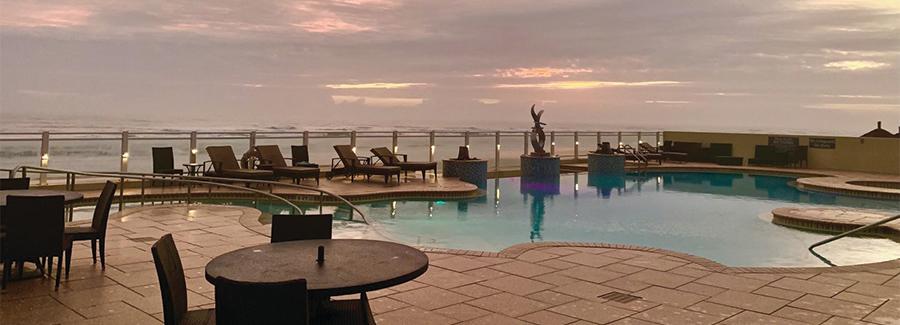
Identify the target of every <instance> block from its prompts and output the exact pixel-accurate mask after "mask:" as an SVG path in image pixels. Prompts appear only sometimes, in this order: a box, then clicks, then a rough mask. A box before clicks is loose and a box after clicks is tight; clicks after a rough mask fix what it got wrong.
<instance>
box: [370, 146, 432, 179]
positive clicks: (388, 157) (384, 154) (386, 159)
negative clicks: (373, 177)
mask: <svg viewBox="0 0 900 325" xmlns="http://www.w3.org/2000/svg"><path fill="white" fill-rule="evenodd" d="M370 151H371V152H372V153H373V154H375V156H376V157H378V160H380V161H381V163H382V164H384V165H385V166H396V167H400V170H402V171H403V173H404V175H405V174H406V173H407V172H410V171H412V172H413V173H415V172H418V171H421V172H422V180H423V181H424V180H425V178H426V173H427V172H428V171H429V170H433V171H434V175H435V177H437V162H433V161H406V155H403V160H400V159H399V158H397V155H396V154H394V153H393V152H391V150H390V149H388V148H385V147H378V148H372V149H371V150H370Z"/></svg>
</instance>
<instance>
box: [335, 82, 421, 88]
mask: <svg viewBox="0 0 900 325" xmlns="http://www.w3.org/2000/svg"><path fill="white" fill-rule="evenodd" d="M422 86H428V84H427V83H424V82H372V83H358V84H328V85H325V88H331V89H402V88H411V87H422Z"/></svg>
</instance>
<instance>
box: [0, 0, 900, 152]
mask: <svg viewBox="0 0 900 325" xmlns="http://www.w3.org/2000/svg"><path fill="white" fill-rule="evenodd" d="M532 104H536V105H537V107H538V109H544V110H545V111H546V113H545V114H544V121H545V122H547V123H548V124H549V126H548V128H554V127H555V128H569V129H574V128H578V129H585V130H594V129H598V128H604V129H610V128H643V129H667V130H723V131H766V132H803V133H820V134H849V135H857V134H861V133H863V132H865V131H868V130H869V129H871V128H872V127H874V124H875V121H876V120H883V121H884V123H885V128H887V129H889V130H890V131H892V132H897V124H898V123H900V1H895V0H881V1H875V0H863V1H841V0H804V1H772V0H755V1H728V0H697V1H687V2H686V1H681V0H671V1H667V0H659V1H607V0H586V1H578V0H560V1H524V0H523V1H511V0H491V1H453V0H446V1H403V0H337V1H294V2H292V1H267V0H257V1H202V0H191V1H180V0H176V1H53V0H47V1H22V0H18V1H6V0H0V117H2V118H3V119H5V120H7V121H14V122H22V121H27V120H29V119H34V118H43V119H49V120H55V121H71V122H70V123H72V124H75V126H83V127H89V126H93V125H107V124H108V125H113V126H115V125H119V124H116V123H117V122H116V121H126V120H128V121H151V122H152V123H155V124H162V125H166V126H168V125H169V124H171V125H172V126H178V127H184V128H191V127H193V125H197V124H210V123H212V124H216V123H219V124H216V125H256V126H266V125H271V126H276V127H281V126H287V125H290V126H297V127H306V126H322V125H328V126H337V127H341V126H347V127H352V126H361V125H376V126H378V125H381V126H410V127H423V128H440V127H483V128H491V127H497V128H519V129H526V128H528V127H530V115H529V113H528V108H529V107H530V106H531V105H532ZM148 123H149V122H148ZM13 125H15V124H13ZM108 125H107V126H108ZM12 128H13V129H15V126H13V127H12ZM5 129H10V127H9V126H7V127H5Z"/></svg>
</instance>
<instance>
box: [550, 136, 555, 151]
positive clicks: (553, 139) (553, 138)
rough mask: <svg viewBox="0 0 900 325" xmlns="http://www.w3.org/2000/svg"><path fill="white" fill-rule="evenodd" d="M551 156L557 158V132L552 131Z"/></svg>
mask: <svg viewBox="0 0 900 325" xmlns="http://www.w3.org/2000/svg"><path fill="white" fill-rule="evenodd" d="M550 155H551V156H556V132H555V131H550Z"/></svg>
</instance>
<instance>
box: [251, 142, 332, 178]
mask: <svg viewBox="0 0 900 325" xmlns="http://www.w3.org/2000/svg"><path fill="white" fill-rule="evenodd" d="M256 150H257V151H259V155H260V156H261V159H260V166H259V168H260V169H268V170H271V171H273V172H274V173H275V177H288V178H291V179H293V180H294V183H297V184H299V183H300V180H301V179H304V178H315V179H316V185H319V168H318V167H300V166H288V165H287V163H286V162H285V159H284V156H282V155H281V149H278V146H277V145H265V146H256Z"/></svg>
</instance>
